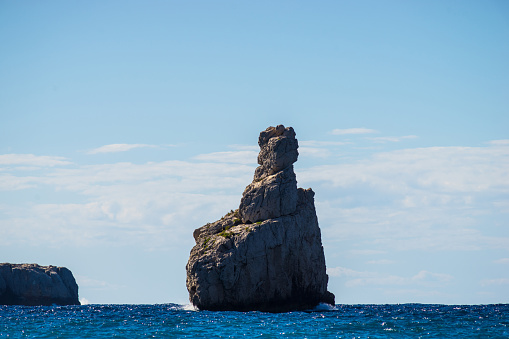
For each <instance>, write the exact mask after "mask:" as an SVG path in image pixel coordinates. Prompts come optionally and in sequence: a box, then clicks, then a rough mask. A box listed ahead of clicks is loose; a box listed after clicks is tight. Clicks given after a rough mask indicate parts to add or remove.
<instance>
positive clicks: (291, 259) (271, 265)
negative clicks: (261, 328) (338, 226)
mask: <svg viewBox="0 0 509 339" xmlns="http://www.w3.org/2000/svg"><path fill="white" fill-rule="evenodd" d="M258 144H259V146H260V153H259V156H258V163H259V165H260V166H259V167H258V168H257V169H256V171H255V175H254V179H253V182H252V183H251V184H250V185H248V186H247V187H246V189H245V191H244V193H243V196H242V199H241V202H240V206H239V209H238V210H236V211H232V212H230V213H229V214H227V215H226V216H224V217H223V218H222V219H220V220H218V221H216V222H214V223H210V224H207V225H205V226H203V227H200V228H198V229H196V230H195V231H194V233H193V236H194V238H195V241H196V245H195V246H194V247H193V249H192V250H191V254H190V256H189V261H188V264H187V267H186V269H187V289H188V291H189V299H190V301H191V302H192V303H193V304H194V305H195V306H197V307H198V308H200V309H204V310H238V311H250V310H260V311H269V312H285V311H292V310H303V309H309V308H312V307H314V306H316V305H317V304H318V303H320V302H325V303H329V304H334V295H333V294H332V293H330V292H328V291H327V281H328V277H327V274H326V272H325V257H324V253H323V247H322V242H321V235H320V228H319V227H318V219H317V217H316V211H315V206H314V192H313V191H312V190H311V189H307V190H304V189H302V188H299V189H298V188H297V181H296V177H295V173H294V171H293V163H294V162H295V161H297V157H298V152H297V148H298V143H297V139H295V132H294V131H293V129H292V128H291V127H289V128H285V127H284V126H282V125H279V126H277V127H269V128H267V130H265V131H263V132H261V133H260V137H259V140H258Z"/></svg>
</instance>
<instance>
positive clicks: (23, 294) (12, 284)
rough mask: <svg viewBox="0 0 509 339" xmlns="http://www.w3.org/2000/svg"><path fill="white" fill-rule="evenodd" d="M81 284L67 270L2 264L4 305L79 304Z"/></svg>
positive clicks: (0, 287)
mask: <svg viewBox="0 0 509 339" xmlns="http://www.w3.org/2000/svg"><path fill="white" fill-rule="evenodd" d="M79 304H80V302H79V300H78V285H77V284H76V280H74V276H73V275H72V273H71V271H69V270H68V269H67V268H65V267H56V266H39V265H37V264H7V263H3V264H0V305H27V306H49V305H79Z"/></svg>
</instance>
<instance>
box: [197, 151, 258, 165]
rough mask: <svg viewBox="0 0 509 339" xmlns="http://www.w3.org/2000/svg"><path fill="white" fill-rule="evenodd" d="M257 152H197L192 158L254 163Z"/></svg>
mask: <svg viewBox="0 0 509 339" xmlns="http://www.w3.org/2000/svg"><path fill="white" fill-rule="evenodd" d="M257 158H258V152H256V151H251V150H247V151H229V152H214V153H207V154H199V155H197V156H195V157H193V159H196V160H200V161H212V162H229V163H237V164H256V163H257Z"/></svg>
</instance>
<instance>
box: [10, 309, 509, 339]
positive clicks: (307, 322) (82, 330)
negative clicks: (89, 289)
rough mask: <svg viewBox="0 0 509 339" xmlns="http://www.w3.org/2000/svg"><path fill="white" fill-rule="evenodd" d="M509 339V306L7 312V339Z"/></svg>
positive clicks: (30, 310) (39, 310)
mask: <svg viewBox="0 0 509 339" xmlns="http://www.w3.org/2000/svg"><path fill="white" fill-rule="evenodd" d="M98 337H106V338H240V337H247V338H258V337H259V338H509V304H500V305H466V306H465V305H459V306H449V305H423V304H402V305H337V306H336V307H334V308H331V307H318V308H317V309H315V310H313V311H311V312H290V313H280V314H271V313H262V312H208V311H195V310H192V308H191V307H189V306H182V305H176V304H163V305H83V306H42V307H26V306H0V338H98Z"/></svg>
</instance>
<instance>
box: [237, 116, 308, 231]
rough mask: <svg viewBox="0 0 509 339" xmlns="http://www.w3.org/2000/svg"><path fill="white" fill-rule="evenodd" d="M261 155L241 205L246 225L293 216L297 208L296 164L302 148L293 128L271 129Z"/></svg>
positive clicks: (264, 136) (265, 134) (264, 134)
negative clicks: (294, 167) (299, 148)
mask: <svg viewBox="0 0 509 339" xmlns="http://www.w3.org/2000/svg"><path fill="white" fill-rule="evenodd" d="M258 145H260V153H259V155H258V164H260V166H258V168H256V170H255V174H254V179H253V182H252V183H251V184H249V185H248V186H247V187H246V189H245V190H244V193H243V194H242V199H241V201H240V206H239V214H240V217H241V219H242V222H244V223H246V222H257V221H261V220H267V219H273V218H278V217H280V216H283V215H290V214H292V213H294V212H295V209H296V208H297V179H296V177H295V172H294V171H293V163H294V162H296V161H297V157H298V156H299V153H298V151H297V148H298V147H299V145H298V142H297V139H295V132H294V130H293V128H292V127H287V128H285V127H284V126H283V125H278V126H277V127H272V126H271V127H269V128H267V129H266V130H265V131H262V132H261V133H260V137H259V138H258Z"/></svg>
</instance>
